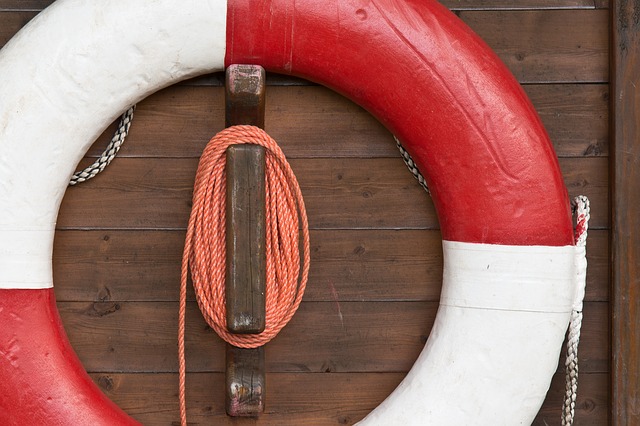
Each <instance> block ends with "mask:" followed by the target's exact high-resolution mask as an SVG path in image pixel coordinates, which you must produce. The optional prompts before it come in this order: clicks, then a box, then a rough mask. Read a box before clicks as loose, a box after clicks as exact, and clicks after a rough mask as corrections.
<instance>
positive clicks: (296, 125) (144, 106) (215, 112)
mask: <svg viewBox="0 0 640 426" xmlns="http://www.w3.org/2000/svg"><path fill="white" fill-rule="evenodd" d="M525 91H526V92H527V94H528V95H529V97H530V98H531V100H532V101H533V104H534V106H535V107H536V109H537V111H538V113H539V114H540V117H541V118H542V121H543V123H544V125H545V128H546V129H547V131H548V132H549V134H550V136H551V139H552V141H553V142H554V145H555V148H556V152H557V153H558V155H559V156H560V157H582V156H606V155H608V108H609V89H608V86H607V85H605V84H588V85H575V84H530V85H526V86H525ZM223 97H224V89H223V88H222V87H203V86H198V87H195V86H173V87H170V88H168V89H165V90H163V91H161V92H158V93H157V94H155V95H152V96H150V97H149V98H147V99H145V100H144V101H142V102H140V103H139V104H138V107H137V108H136V125H135V126H132V127H131V130H130V134H129V137H128V139H127V143H126V144H125V145H124V147H123V148H122V150H121V151H120V152H119V154H118V158H122V157H175V158H177V157H192V158H194V157H199V156H200V154H201V153H202V150H203V149H204V146H205V145H206V143H207V142H208V140H209V138H210V137H211V134H214V133H217V132H218V131H220V130H222V128H223V127H224V108H223V107H224V101H223ZM269 100H270V102H269V103H268V104H267V106H266V116H267V119H268V122H269V134H270V135H271V136H273V137H274V138H275V139H276V140H277V141H278V144H279V145H280V146H281V147H282V149H283V150H284V152H285V153H286V154H287V157H288V158H323V157H324V158H326V157H362V156H364V155H366V156H367V157H391V156H397V155H398V151H397V148H396V146H395V143H394V142H393V137H392V135H391V133H389V132H388V131H387V130H385V129H384V127H383V126H382V124H380V122H378V121H377V120H375V119H374V118H373V117H372V116H371V115H370V114H368V113H367V112H366V111H365V110H363V109H362V108H360V107H358V106H357V105H355V104H353V103H352V102H350V101H348V100H347V99H346V98H344V97H342V96H340V95H338V94H337V93H335V92H332V91H331V90H329V89H326V88H324V87H320V86H306V87H304V86H303V87H297V88H296V90H292V89H291V88H289V87H282V86H277V87H270V88H269ZM114 127H115V126H112V127H110V128H109V129H107V131H105V133H104V134H103V135H102V136H101V137H100V139H99V140H98V141H97V142H96V143H95V144H94V146H93V147H92V148H91V150H90V151H89V155H90V156H98V155H100V154H101V153H102V151H103V150H104V147H105V146H106V145H107V143H108V141H109V140H110V139H111V137H112V136H113V131H114ZM176 134H179V135H180V143H179V144H178V143H176V141H175V135H176Z"/></svg>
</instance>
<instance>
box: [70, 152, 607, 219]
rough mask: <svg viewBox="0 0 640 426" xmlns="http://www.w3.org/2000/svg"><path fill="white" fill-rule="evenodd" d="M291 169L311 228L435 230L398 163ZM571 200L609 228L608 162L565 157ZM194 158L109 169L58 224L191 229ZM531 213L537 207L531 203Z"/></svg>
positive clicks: (126, 162) (326, 163) (426, 201)
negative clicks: (580, 198)
mask: <svg viewBox="0 0 640 426" xmlns="http://www.w3.org/2000/svg"><path fill="white" fill-rule="evenodd" d="M290 164H291V166H292V168H293V170H294V172H295V173H296V176H297V177H298V181H299V183H300V186H301V188H302V193H303V194H304V196H305V203H306V207H307V212H308V214H309V225H310V227H311V228H312V229H336V228H339V229H344V228H355V229H367V228H369V229H436V228H438V219H437V217H436V214H435V210H434V208H433V203H432V202H431V199H430V198H429V197H428V196H427V195H426V193H425V192H424V190H423V189H422V188H421V187H420V185H418V184H417V182H416V180H415V179H414V178H413V176H411V174H410V173H409V172H408V171H407V169H406V167H405V165H404V163H403V162H402V160H400V158H374V159H369V158H357V159H341V158H338V159H334V158H327V159H320V158H318V159H298V160H291V161H290ZM560 166H561V168H562V171H563V173H564V177H565V183H566V185H567V187H568V189H569V195H570V196H574V195H578V194H585V195H587V196H589V198H590V199H591V202H592V205H593V206H594V209H593V211H592V213H591V222H590V227H591V228H593V229H603V228H607V227H608V224H609V217H608V216H609V215H608V213H607V210H606V207H603V208H595V207H597V206H607V205H608V197H609V195H608V193H609V190H608V182H609V178H608V171H607V169H608V159H607V158H601V157H589V158H561V159H560ZM196 167H197V160H195V159H163V158H149V159H139V158H119V159H118V161H114V162H113V163H112V164H111V165H110V166H109V171H108V172H106V173H104V174H103V175H101V176H100V178H99V179H93V180H91V181H89V182H87V183H85V184H83V185H82V186H78V187H74V188H72V189H71V190H69V191H67V194H66V196H65V201H64V204H63V206H62V207H61V210H60V215H59V217H58V226H59V228H63V229H70V228H75V229H78V228H85V229H86V228H96V229H114V228H116V229H176V228H186V223H187V218H188V217H189V211H190V204H189V203H190V201H191V194H192V190H193V176H194V174H195V170H196ZM531 208H538V206H532V207H531Z"/></svg>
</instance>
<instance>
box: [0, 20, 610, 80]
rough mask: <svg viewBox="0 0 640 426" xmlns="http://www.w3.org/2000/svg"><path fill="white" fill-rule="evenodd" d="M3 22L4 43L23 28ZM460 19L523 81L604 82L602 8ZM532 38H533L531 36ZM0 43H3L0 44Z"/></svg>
mask: <svg viewBox="0 0 640 426" xmlns="http://www.w3.org/2000/svg"><path fill="white" fill-rule="evenodd" d="M15 13H18V14H25V15H24V16H28V17H32V16H33V13H32V12H0V22H5V21H7V25H6V26H3V30H2V33H3V34H4V38H0V41H6V40H7V39H8V38H9V37H10V36H12V35H13V34H14V33H15V32H16V31H17V30H18V29H19V28H20V27H21V26H22V25H23V24H24V22H23V21H21V20H18V21H15V18H8V17H6V16H5V15H7V14H15ZM458 13H459V15H460V17H461V18H462V19H463V20H464V21H465V22H466V23H467V24H469V26H471V28H472V29H473V30H474V31H476V32H477V33H478V34H479V35H480V36H481V37H482V38H483V39H484V40H485V41H486V42H487V43H488V44H489V46H490V47H491V48H493V49H494V50H495V51H496V53H497V54H498V56H500V57H501V59H502V60H503V61H504V62H505V63H506V64H507V66H508V67H509V68H510V69H511V71H512V72H513V73H514V74H515V75H516V77H517V78H518V79H519V80H520V81H521V82H527V83H532V82H590V83H594V82H606V81H607V79H608V56H607V55H608V46H607V31H608V19H607V16H608V12H607V11H606V10H542V11H541V10H529V11H461V12H458ZM531 34H536V36H535V37H531ZM0 45H1V44H0Z"/></svg>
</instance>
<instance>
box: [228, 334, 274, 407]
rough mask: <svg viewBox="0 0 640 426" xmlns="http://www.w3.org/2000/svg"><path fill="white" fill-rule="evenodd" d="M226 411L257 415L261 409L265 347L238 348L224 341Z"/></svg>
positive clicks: (263, 392)
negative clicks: (225, 347)
mask: <svg viewBox="0 0 640 426" xmlns="http://www.w3.org/2000/svg"><path fill="white" fill-rule="evenodd" d="M226 359H227V369H226V373H225V377H226V379H225V386H226V397H225V400H226V411H227V414H228V415H230V416H232V417H256V416H257V415H259V414H260V413H262V412H263V411H264V399H265V394H266V389H265V385H266V383H265V366H264V347H263V346H261V347H259V348H255V349H240V348H236V347H235V346H231V345H227V354H226Z"/></svg>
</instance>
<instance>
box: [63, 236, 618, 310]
mask: <svg viewBox="0 0 640 426" xmlns="http://www.w3.org/2000/svg"><path fill="white" fill-rule="evenodd" d="M184 235H185V232H184V230H164V231H157V230H91V231H84V230H67V231H58V232H57V233H56V238H55V246H54V282H55V283H56V297H57V299H58V300H59V301H64V302H74V301H115V302H122V301H127V300H135V301H147V302H154V301H156V302H161V301H164V302H170V301H176V300H177V287H176V283H177V282H179V280H180V259H181V257H182V244H183V243H184ZM608 238H609V233H608V231H606V230H600V231H590V232H589V244H588V251H587V259H588V262H589V274H588V275H587V295H586V299H587V300H588V301H593V302H606V301H608V300H609V281H608V277H609V262H608V261H609V252H608V244H607V243H608ZM310 240H311V254H312V258H313V262H311V269H310V272H309V285H308V287H307V290H306V292H305V296H304V300H305V301H314V302H328V301H336V300H340V301H341V302H354V301H386V300H394V301H432V302H433V301H437V300H438V299H439V297H440V286H441V279H442V248H441V236H440V232H439V231H437V230H378V229H369V230H367V229H362V230H349V229H348V230H344V229H340V230H315V231H311V237H310ZM132 277H134V278H135V279H134V280H132ZM408 283H410V285H408ZM188 297H189V300H194V296H193V291H192V290H189V293H188Z"/></svg>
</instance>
